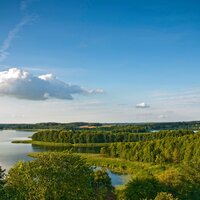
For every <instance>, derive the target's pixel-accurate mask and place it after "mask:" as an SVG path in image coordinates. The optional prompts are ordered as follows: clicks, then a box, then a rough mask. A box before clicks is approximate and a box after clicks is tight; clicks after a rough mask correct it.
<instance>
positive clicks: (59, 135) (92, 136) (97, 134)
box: [32, 126, 194, 143]
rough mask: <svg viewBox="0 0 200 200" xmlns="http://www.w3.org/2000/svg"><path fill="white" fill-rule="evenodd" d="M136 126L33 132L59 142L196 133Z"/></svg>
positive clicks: (42, 138)
mask: <svg viewBox="0 0 200 200" xmlns="http://www.w3.org/2000/svg"><path fill="white" fill-rule="evenodd" d="M134 131H136V129H135V128H133V127H132V128H131V127H129V126H128V127H127V128H124V129H122V128H118V129H117V128H116V129H113V130H112V131H110V130H104V131H103V130H101V129H92V130H85V129H84V130H43V131H38V132H37V133H35V134H33V136H32V139H33V140H36V141H44V142H57V143H112V142H136V141H146V140H155V139H162V138H169V137H179V136H183V135H190V134H194V132H193V131H192V130H176V131H167V130H166V131H159V132H153V133H135V132H134Z"/></svg>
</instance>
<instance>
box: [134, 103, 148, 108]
mask: <svg viewBox="0 0 200 200" xmlns="http://www.w3.org/2000/svg"><path fill="white" fill-rule="evenodd" d="M149 107H150V106H149V105H148V104H146V103H145V102H142V103H138V104H137V105H136V108H149Z"/></svg>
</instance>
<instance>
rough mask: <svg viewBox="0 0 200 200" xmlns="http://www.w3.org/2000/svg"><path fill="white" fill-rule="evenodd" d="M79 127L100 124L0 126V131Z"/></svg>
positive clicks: (98, 124) (53, 123)
mask: <svg viewBox="0 0 200 200" xmlns="http://www.w3.org/2000/svg"><path fill="white" fill-rule="evenodd" d="M81 126H95V127H99V126H102V124H100V123H86V122H74V123H55V122H48V123H36V124H0V129H14V130H20V129H21V130H24V129H27V130H32V129H34V130H39V129H79V127H81Z"/></svg>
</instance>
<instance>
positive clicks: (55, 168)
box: [5, 152, 97, 200]
mask: <svg viewBox="0 0 200 200" xmlns="http://www.w3.org/2000/svg"><path fill="white" fill-rule="evenodd" d="M5 191H6V199H8V200H9V199H15V200H33V199H34V200H60V199H61V200H62V199H63V200H64V199H70V200H79V199H91V200H92V199H97V198H96V195H95V190H94V174H93V169H92V168H91V167H90V166H88V165H87V164H86V162H85V160H83V159H82V158H80V157H79V156H76V155H72V154H70V153H66V152H60V153H44V154H41V155H40V156H39V157H38V158H37V159H36V160H34V161H31V162H18V163H17V164H16V165H15V166H14V167H13V168H12V169H11V170H10V171H9V173H8V177H7V183H6V185H5Z"/></svg>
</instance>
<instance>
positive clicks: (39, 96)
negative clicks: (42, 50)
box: [0, 68, 103, 100]
mask: <svg viewBox="0 0 200 200" xmlns="http://www.w3.org/2000/svg"><path fill="white" fill-rule="evenodd" d="M102 92H103V90H101V89H96V90H89V89H85V88H83V87H81V86H79V85H72V84H68V83H65V82H63V81H61V80H59V79H58V78H57V77H55V76H53V75H52V74H45V75H41V76H34V75H32V74H31V73H29V72H27V71H24V70H21V69H18V68H10V69H8V70H7V71H1V72H0V95H2V96H10V97H15V98H19V99H28V100H46V99H49V98H56V99H68V100H70V99H73V95H74V94H95V93H102Z"/></svg>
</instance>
